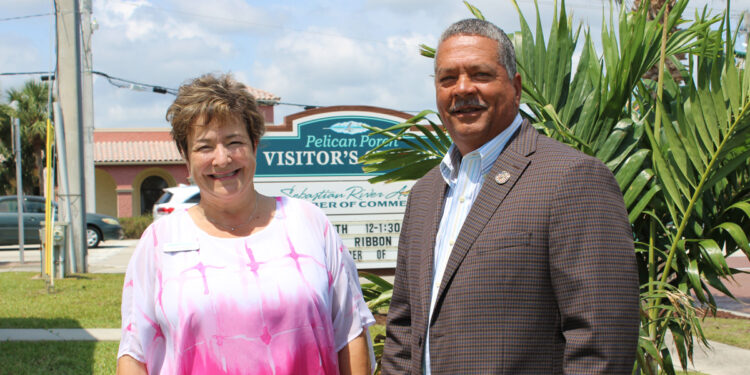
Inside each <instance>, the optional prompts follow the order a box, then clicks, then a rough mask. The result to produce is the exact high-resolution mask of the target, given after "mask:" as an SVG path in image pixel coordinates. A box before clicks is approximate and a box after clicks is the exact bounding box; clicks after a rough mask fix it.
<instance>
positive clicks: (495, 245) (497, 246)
mask: <svg viewBox="0 0 750 375" xmlns="http://www.w3.org/2000/svg"><path fill="white" fill-rule="evenodd" d="M531 237H532V233H531V232H510V233H491V234H487V235H481V236H479V238H477V240H476V242H474V246H472V249H471V250H470V251H471V252H474V253H476V254H477V255H479V254H483V253H488V252H494V251H502V250H503V249H510V248H517V247H523V248H528V247H529V246H531Z"/></svg>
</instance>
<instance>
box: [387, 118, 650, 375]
mask: <svg viewBox="0 0 750 375" xmlns="http://www.w3.org/2000/svg"><path fill="white" fill-rule="evenodd" d="M502 171H507V172H509V173H510V176H511V177H510V179H509V180H507V182H505V183H498V182H496V181H495V176H496V175H497V174H499V173H500V172H502ZM446 187H447V185H446V184H445V182H444V180H443V178H442V176H441V175H440V172H439V170H438V168H435V169H433V170H432V171H430V172H429V173H428V174H427V175H426V176H425V177H423V178H422V179H420V180H419V182H417V184H416V185H415V186H414V187H413V189H412V191H411V193H410V196H409V202H408V205H407V208H406V214H405V216H404V224H403V230H402V233H401V237H400V239H399V248H398V261H397V266H396V279H395V284H394V285H395V286H394V291H393V299H392V302H391V307H390V311H389V313H388V323H387V339H386V344H385V353H384V356H383V373H384V374H407V373H408V374H419V373H421V372H422V362H423V358H424V357H423V354H424V353H423V349H424V345H425V334H426V329H427V324H428V322H427V317H428V316H429V306H430V290H431V282H432V280H431V279H432V268H433V249H434V247H435V236H436V233H437V229H438V225H439V223H440V218H441V212H442V205H443V201H444V196H445V191H446ZM632 238H633V237H632V233H631V227H630V224H629V223H628V219H627V214H626V211H625V207H624V204H623V199H622V194H621V193H620V189H619V187H618V185H617V182H616V181H615V179H614V177H613V176H612V173H611V172H610V171H609V169H608V168H607V167H606V166H605V165H604V164H602V163H601V162H600V161H598V160H597V159H595V158H593V157H590V156H586V155H584V154H582V153H580V152H578V151H575V150H573V149H571V148H570V147H568V146H565V145H563V144H561V143H559V142H556V141H554V140H552V139H550V138H548V137H545V136H543V135H541V134H539V133H538V132H537V131H536V130H535V129H534V128H533V127H532V126H531V125H529V123H528V122H524V124H523V125H522V126H521V128H520V129H519V130H518V132H517V133H516V135H515V136H514V137H513V138H512V139H511V140H510V142H509V143H508V145H507V147H506V148H505V150H504V151H503V152H502V153H501V155H500V156H499V157H498V159H497V161H496V162H495V164H494V165H493V167H492V169H491V171H490V172H489V174H488V175H487V179H486V181H485V182H484V184H483V186H482V188H481V191H480V193H479V196H478V198H477V200H476V201H475V202H474V205H473V206H472V208H471V211H470V213H469V215H468V217H467V219H466V221H465V223H464V225H463V227H462V228H461V232H460V234H459V235H458V238H457V240H456V243H455V245H454V247H453V250H452V253H451V255H450V258H449V261H448V265H447V267H446V270H445V274H444V275H443V279H442V281H441V283H440V290H439V292H438V293H439V295H438V298H437V302H436V306H435V311H434V313H433V317H432V320H431V321H430V322H429V324H430V332H429V334H430V363H431V370H432V373H433V374H563V373H565V374H629V373H630V372H631V370H632V368H633V364H634V360H635V353H636V344H637V340H638V325H639V316H638V303H639V302H638V275H637V268H636V263H635V253H634V250H633V240H632Z"/></svg>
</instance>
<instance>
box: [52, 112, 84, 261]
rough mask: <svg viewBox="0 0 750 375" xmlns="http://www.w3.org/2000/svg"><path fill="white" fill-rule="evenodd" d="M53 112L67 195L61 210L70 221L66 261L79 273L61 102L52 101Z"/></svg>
mask: <svg viewBox="0 0 750 375" xmlns="http://www.w3.org/2000/svg"><path fill="white" fill-rule="evenodd" d="M52 114H53V115H54V117H55V142H56V144H57V170H58V171H60V172H59V176H60V196H61V197H65V199H63V200H62V201H61V202H60V203H63V204H65V205H64V206H63V207H61V210H60V211H62V212H64V213H65V217H64V219H65V220H66V221H67V222H68V226H67V227H66V228H65V241H67V243H68V246H66V247H67V248H68V252H69V253H70V263H67V262H66V263H65V266H66V267H67V268H66V270H67V273H77V272H78V266H77V264H78V263H76V251H75V247H74V241H73V235H72V228H73V226H72V225H71V224H70V221H71V216H70V212H71V207H70V199H69V198H68V194H69V191H70V186H68V162H67V158H66V155H67V153H66V152H65V132H64V131H63V129H64V126H63V117H62V114H60V103H58V102H54V103H52Z"/></svg>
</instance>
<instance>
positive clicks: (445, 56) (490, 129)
mask: <svg viewBox="0 0 750 375" xmlns="http://www.w3.org/2000/svg"><path fill="white" fill-rule="evenodd" d="M497 60H498V51H497V42H496V41H494V40H492V39H489V38H485V37H483V36H477V35H455V36H452V37H450V38H448V39H446V40H445V41H443V43H442V44H440V46H439V47H438V54H437V56H436V65H435V91H436V96H437V107H438V111H439V112H440V116H441V117H442V120H443V124H444V125H445V127H446V128H447V130H448V133H449V134H450V136H451V138H453V142H454V143H455V144H456V147H458V150H459V151H461V154H462V155H466V154H467V153H469V152H471V151H474V150H476V149H477V148H479V147H481V146H482V145H484V144H485V143H487V142H488V141H490V140H491V139H492V138H494V137H495V136H497V135H498V134H500V132H502V131H503V130H504V129H505V128H507V127H508V125H510V123H511V122H513V119H514V118H515V117H516V114H517V113H518V106H519V104H520V102H521V76H520V75H519V74H516V75H515V77H513V79H512V80H511V79H509V78H508V73H507V72H506V70H505V68H504V67H503V66H502V65H500V63H498V61H497Z"/></svg>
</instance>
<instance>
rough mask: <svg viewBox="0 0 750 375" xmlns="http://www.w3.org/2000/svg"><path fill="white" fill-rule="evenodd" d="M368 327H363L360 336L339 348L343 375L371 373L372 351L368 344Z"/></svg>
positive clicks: (340, 369)
mask: <svg viewBox="0 0 750 375" xmlns="http://www.w3.org/2000/svg"><path fill="white" fill-rule="evenodd" d="M366 329H367V328H366V327H365V328H363V329H362V333H360V334H359V336H357V337H356V338H354V340H352V341H349V343H348V344H346V346H345V347H343V348H341V350H339V372H340V373H341V375H360V374H361V375H364V374H369V373H370V353H369V351H368V346H367V331H365V330H366Z"/></svg>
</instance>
